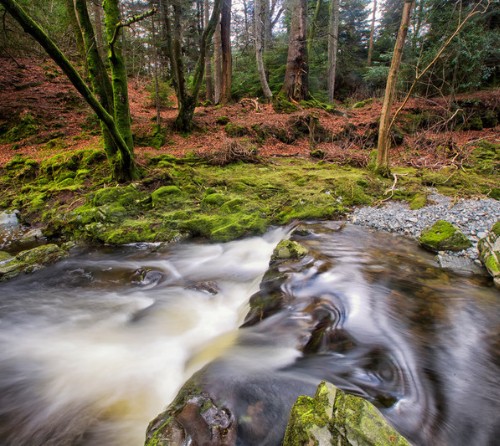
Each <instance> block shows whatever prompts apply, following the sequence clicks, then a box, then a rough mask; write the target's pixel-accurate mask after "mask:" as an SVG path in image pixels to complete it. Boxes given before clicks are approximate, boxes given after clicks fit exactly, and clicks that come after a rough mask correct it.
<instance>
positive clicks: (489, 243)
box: [477, 220, 500, 288]
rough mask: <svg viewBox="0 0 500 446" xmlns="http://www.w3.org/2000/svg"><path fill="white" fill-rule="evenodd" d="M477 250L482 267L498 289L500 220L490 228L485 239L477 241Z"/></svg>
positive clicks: (499, 283) (499, 277) (499, 284)
mask: <svg viewBox="0 0 500 446" xmlns="http://www.w3.org/2000/svg"><path fill="white" fill-rule="evenodd" d="M477 249H478V251H479V258H480V259H481V261H482V262H483V265H484V266H485V268H486V269H487V271H488V273H489V274H490V276H491V277H493V281H494V283H495V285H496V286H497V287H498V288H500V220H499V221H497V222H496V223H495V224H494V225H493V226H492V228H491V229H490V230H489V232H488V235H487V236H486V237H484V238H482V239H481V240H479V242H478V244H477Z"/></svg>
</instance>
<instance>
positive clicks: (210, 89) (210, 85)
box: [203, 0, 214, 102]
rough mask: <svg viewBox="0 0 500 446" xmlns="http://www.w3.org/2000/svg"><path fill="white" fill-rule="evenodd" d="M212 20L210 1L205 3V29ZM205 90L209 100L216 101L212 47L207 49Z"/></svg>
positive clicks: (206, 0)
mask: <svg viewBox="0 0 500 446" xmlns="http://www.w3.org/2000/svg"><path fill="white" fill-rule="evenodd" d="M209 20H210V11H209V4H208V0H205V3H204V23H203V25H204V28H206V27H207V25H208V21H209ZM205 88H206V90H207V100H208V101H211V102H213V101H214V81H213V78H212V59H211V57H210V45H209V47H208V48H207V57H206V59H205Z"/></svg>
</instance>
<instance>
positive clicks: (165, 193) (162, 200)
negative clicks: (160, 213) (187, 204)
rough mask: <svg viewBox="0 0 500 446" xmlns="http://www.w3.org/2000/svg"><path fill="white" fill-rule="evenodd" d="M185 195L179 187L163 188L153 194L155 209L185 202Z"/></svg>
mask: <svg viewBox="0 0 500 446" xmlns="http://www.w3.org/2000/svg"><path fill="white" fill-rule="evenodd" d="M183 197H184V194H183V193H182V190H181V189H180V188H179V187H177V186H172V185H171V186H162V187H159V188H158V189H156V190H155V191H153V192H152V193H151V200H152V203H153V207H159V206H164V205H169V204H172V203H173V202H178V201H179V200H181V201H182V200H183Z"/></svg>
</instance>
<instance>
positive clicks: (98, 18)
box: [92, 0, 105, 59]
mask: <svg viewBox="0 0 500 446" xmlns="http://www.w3.org/2000/svg"><path fill="white" fill-rule="evenodd" d="M92 5H93V8H94V19H95V37H96V41H97V51H98V53H99V56H101V58H102V59H104V57H105V54H104V37H103V35H102V4H101V2H100V1H99V0H92Z"/></svg>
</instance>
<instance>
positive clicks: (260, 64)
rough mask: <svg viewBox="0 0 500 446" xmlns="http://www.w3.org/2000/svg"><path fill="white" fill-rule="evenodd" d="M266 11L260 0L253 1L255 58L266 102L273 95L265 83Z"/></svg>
mask: <svg viewBox="0 0 500 446" xmlns="http://www.w3.org/2000/svg"><path fill="white" fill-rule="evenodd" d="M267 12H268V11H266V10H265V8H264V7H263V4H262V0H255V12H254V21H255V58H256V61H257V70H258V72H259V79H260V85H261V86H262V92H263V93H264V97H265V99H266V100H267V101H269V100H270V99H271V98H272V96H273V93H272V92H271V89H270V88H269V84H268V82H267V77H266V69H265V67H264V58H263V53H264V23H265V22H266V19H267V14H266V13H267Z"/></svg>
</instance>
